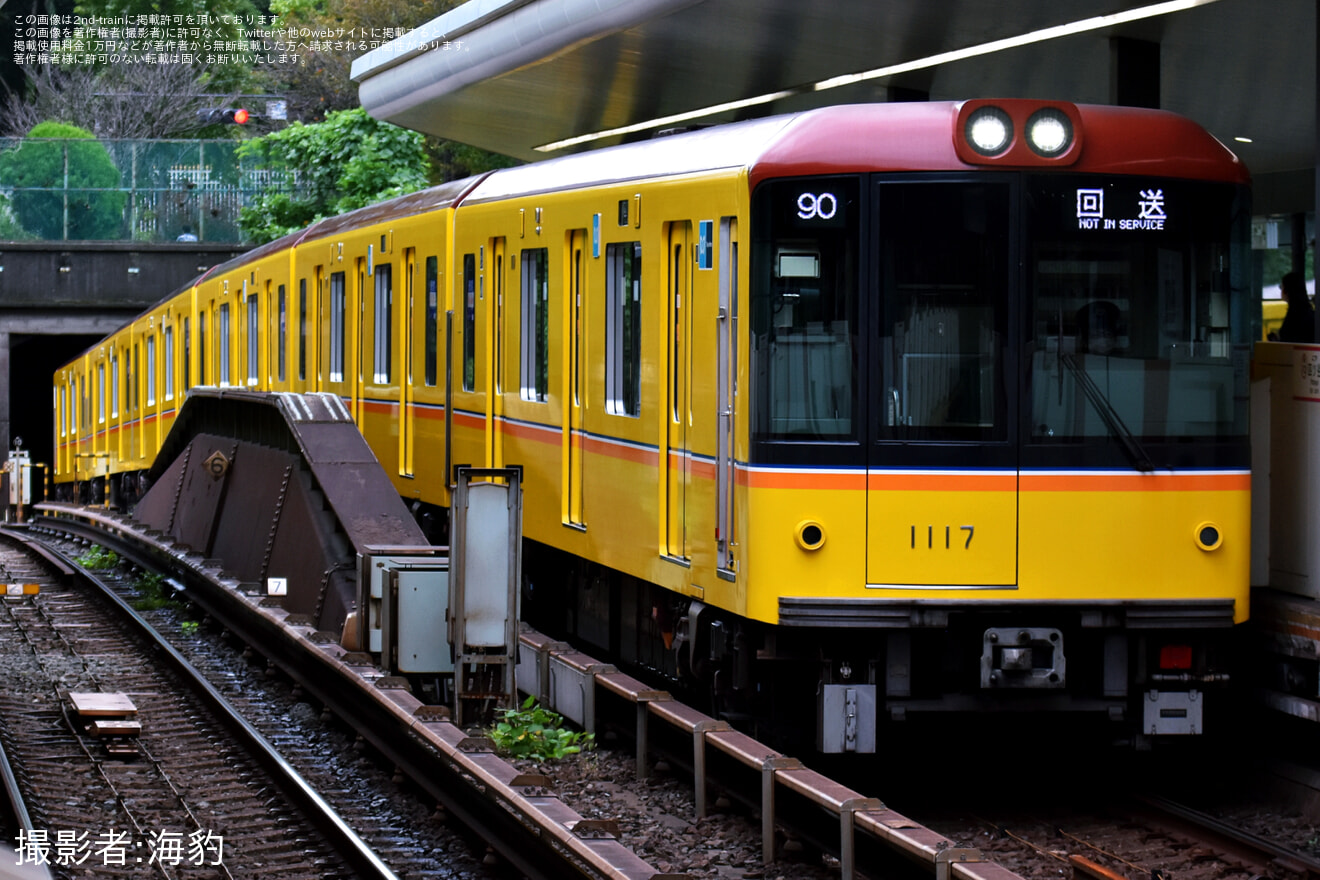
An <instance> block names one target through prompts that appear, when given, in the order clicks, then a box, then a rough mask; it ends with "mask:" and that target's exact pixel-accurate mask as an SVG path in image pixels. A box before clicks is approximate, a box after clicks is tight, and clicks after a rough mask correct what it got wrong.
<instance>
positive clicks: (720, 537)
mask: <svg viewBox="0 0 1320 880" xmlns="http://www.w3.org/2000/svg"><path fill="white" fill-rule="evenodd" d="M719 298H720V299H719V311H718V312H717V313H716V316H717V321H718V323H717V328H716V349H717V352H716V364H715V382H716V422H715V424H716V425H717V426H718V430H717V433H718V438H717V448H716V460H715V505H716V516H715V549H716V568H717V569H718V570H719V571H720V573H721V574H723V575H726V576H728V575H732V574H733V572H734V568H735V565H734V552H733V551H734V547H736V546H737V534H736V533H735V531H734V522H735V516H734V495H735V492H734V487H735V486H736V485H737V481H736V480H735V478H734V421H733V413H734V403H735V402H736V400H737V390H738V389H737V381H738V221H737V219H736V218H734V217H724V218H723V219H721V220H720V269H719Z"/></svg>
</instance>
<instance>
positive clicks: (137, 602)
mask: <svg viewBox="0 0 1320 880" xmlns="http://www.w3.org/2000/svg"><path fill="white" fill-rule="evenodd" d="M133 586H135V587H136V588H137V591H138V593H139V594H140V595H139V596H138V598H137V599H134V600H133V602H132V605H133V608H134V609H136V610H138V611H155V610H157V609H160V608H170V607H172V606H174V605H176V604H178V603H176V602H175V599H174V594H173V591H172V590H170V588H169V586H168V585H167V584H166V583H165V575H163V574H157V573H156V572H154V571H148V572H143V574H142V576H141V577H139V578H138V579H137V582H136V583H134V584H133Z"/></svg>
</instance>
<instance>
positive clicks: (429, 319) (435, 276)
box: [425, 257, 440, 387]
mask: <svg viewBox="0 0 1320 880" xmlns="http://www.w3.org/2000/svg"><path fill="white" fill-rule="evenodd" d="M439 289H440V269H439V260H438V259H437V258H436V257H427V258H426V366H425V372H426V384H427V385H429V386H432V387H434V386H435V372H436V370H435V361H436V329H437V328H436V323H437V321H438V320H439V305H438V303H437V298H438V296H439Z"/></svg>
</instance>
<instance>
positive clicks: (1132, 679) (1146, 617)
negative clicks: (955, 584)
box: [523, 542, 1239, 753]
mask: <svg viewBox="0 0 1320 880" xmlns="http://www.w3.org/2000/svg"><path fill="white" fill-rule="evenodd" d="M525 553H526V555H525V562H524V572H530V573H533V574H530V575H528V576H527V577H526V578H525V583H524V593H523V618H524V619H525V620H527V621H528V623H529V624H531V625H532V626H534V627H536V628H537V629H539V630H542V631H544V632H547V633H548V634H551V635H553V636H554V637H556V638H563V639H566V640H568V641H570V642H573V643H575V644H578V645H580V646H582V647H583V648H584V650H586V649H590V651H592V652H594V653H595V654H596V655H597V656H604V657H608V658H610V659H611V661H613V662H616V663H619V664H622V665H623V666H624V667H625V668H628V669H631V670H636V671H644V672H646V673H647V674H649V675H650V676H652V677H653V678H658V679H659V680H660V683H661V684H663V685H664V686H665V687H667V688H669V689H671V690H673V691H674V692H675V693H676V694H679V695H681V696H682V697H683V698H684V699H688V700H692V701H694V702H695V703H696V704H697V705H699V706H700V707H702V708H703V709H705V710H706V711H708V712H710V713H711V714H712V715H715V716H716V717H719V718H721V719H722V720H726V721H729V722H730V723H732V724H734V726H736V727H739V728H741V729H744V730H747V731H748V732H749V733H751V734H752V735H753V736H755V737H757V738H758V739H762V740H763V741H767V742H774V743H780V744H782V745H784V746H786V747H790V748H795V749H798V750H799V751H801V750H803V749H812V750H816V751H822V752H839V753H846V752H857V753H867V752H873V751H876V749H877V744H878V743H880V742H882V741H883V739H884V737H885V736H886V734H887V732H891V733H896V732H899V731H901V730H902V729H903V728H904V727H906V726H924V725H925V724H926V723H929V722H932V721H935V722H936V723H940V719H943V723H948V722H949V721H951V720H954V718H955V716H963V717H975V718H976V719H977V724H978V726H993V725H995V724H1002V726H1003V727H1005V728H1009V727H1012V728H1015V729H1018V728H1020V725H1021V720H1022V718H1023V717H1024V716H1028V715H1029V716H1030V717H1031V719H1032V725H1033V726H1035V725H1037V724H1041V723H1042V722H1045V723H1048V722H1047V719H1051V718H1053V719H1060V720H1062V719H1070V720H1079V719H1084V723H1085V725H1086V726H1087V727H1089V728H1091V729H1093V730H1095V729H1103V730H1104V731H1106V735H1107V736H1108V738H1109V739H1111V740H1113V741H1115V742H1121V743H1126V744H1130V745H1132V746H1134V747H1137V748H1145V747H1149V746H1150V745H1151V744H1152V743H1153V742H1155V741H1158V740H1160V739H1168V738H1174V737H1183V736H1196V735H1200V734H1203V733H1206V732H1207V731H1210V730H1212V729H1213V728H1214V727H1215V725H1216V724H1217V723H1218V722H1217V719H1219V718H1221V717H1222V716H1223V715H1224V713H1226V712H1227V711H1228V709H1227V707H1228V705H1229V704H1230V701H1229V699H1228V698H1227V691H1228V689H1229V688H1230V686H1231V684H1232V682H1231V677H1230V674H1229V671H1228V670H1229V669H1230V668H1232V666H1233V660H1234V656H1235V653H1236V641H1237V638H1238V636H1239V634H1238V629H1237V628H1235V627H1233V626H1232V625H1231V614H1232V609H1231V607H1229V608H1227V609H1220V608H1213V607H1205V608H1201V607H1199V606H1198V607H1195V608H1190V607H1186V606H1179V607H1164V608H1159V609H1156V608H1133V607H1124V606H1120V605H1114V606H1105V605H1094V606H1084V605H1076V606H1066V607H1060V606H1050V605H1043V604H1042V605H1023V606H1015V607H1013V608H1004V607H1003V606H998V607H995V608H985V607H979V608H971V607H967V606H958V605H953V604H950V605H947V606H944V607H940V606H938V605H936V606H931V605H929V604H926V603H921V604H920V605H918V604H917V603H912V606H911V608H910V609H909V613H908V614H907V615H906V618H905V624H906V625H902V626H895V625H893V622H894V621H895V620H898V619H902V618H903V615H891V617H890V620H891V624H890V626H888V627H886V628H879V627H874V626H869V625H852V626H848V625H844V626H838V627H831V628H821V627H810V626H776V627H771V626H766V625H763V624H760V623H757V622H755V621H748V620H744V619H739V618H736V617H733V616H730V615H727V614H725V613H724V612H722V611H720V610H719V609H716V608H713V607H710V606H707V605H705V604H703V603H702V602H700V601H698V600H695V599H689V598H687V597H684V596H680V595H677V594H675V593H672V592H670V591H667V590H664V589H662V588H660V587H657V586H655V585H652V584H648V583H645V582H642V581H639V580H637V579H636V578H632V577H629V576H627V575H624V574H621V573H619V572H616V571H611V570H609V569H605V568H603V567H601V566H598V565H594V564H592V563H590V562H587V561H585V560H581V559H576V558H574V557H572V556H569V555H567V554H564V553H562V552H560V551H557V550H555V549H553V548H549V547H545V546H543V545H538V544H534V543H531V542H528V544H527V547H526V550H525ZM1207 617H1209V618H1210V619H1211V620H1212V623H1211V625H1210V626H1208V627H1201V626H1197V625H1196V621H1197V620H1198V619H1199V620H1204V619H1205V618H1207ZM825 646H829V647H828V648H826V647H825ZM992 715H993V716H994V717H993V718H991V717H989V716H992ZM804 719H814V724H805V723H804Z"/></svg>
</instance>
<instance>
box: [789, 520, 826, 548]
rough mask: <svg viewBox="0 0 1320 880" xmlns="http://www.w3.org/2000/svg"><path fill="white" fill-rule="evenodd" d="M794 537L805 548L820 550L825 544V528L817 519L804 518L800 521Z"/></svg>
mask: <svg viewBox="0 0 1320 880" xmlns="http://www.w3.org/2000/svg"><path fill="white" fill-rule="evenodd" d="M794 537H795V538H796V539H797V544H798V546H799V547H801V548H802V549H803V550H819V549H820V548H821V547H823V546H825V529H824V527H823V526H821V524H820V523H818V522H816V521H815V520H810V519H804V520H803V521H802V522H800V523H798V524H797V529H796V531H795V533H794Z"/></svg>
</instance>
